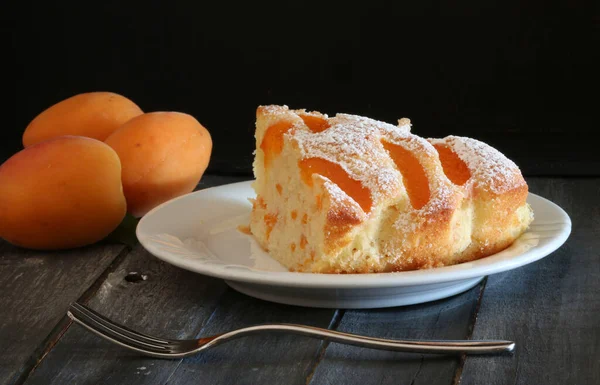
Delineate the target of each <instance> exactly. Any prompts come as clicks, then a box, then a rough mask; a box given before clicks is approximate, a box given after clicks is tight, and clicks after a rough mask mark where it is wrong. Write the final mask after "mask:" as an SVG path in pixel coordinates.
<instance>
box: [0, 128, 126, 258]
mask: <svg viewBox="0 0 600 385" xmlns="http://www.w3.org/2000/svg"><path fill="white" fill-rule="evenodd" d="M125 213H126V203H125V197H124V195H123V191H122V186H121V163H120V161H119V157H118V156H117V154H116V153H115V152H114V151H113V149H112V148H110V147H109V146H107V145H106V144H104V143H103V142H101V141H99V140H96V139H90V138H85V137H80V136H62V137H58V138H54V139H50V140H47V141H45V142H43V143H39V144H36V145H33V146H30V147H27V148H25V149H24V150H21V151H20V152H18V153H16V154H15V155H13V156H12V157H11V158H10V159H8V160H7V161H6V162H4V164H2V166H0V237H2V238H4V239H6V240H7V241H8V242H10V243H12V244H15V245H18V246H22V247H25V248H31V249H67V248H73V247H78V246H85V245H88V244H92V243H94V242H97V241H99V240H101V239H103V238H104V237H106V236H107V235H108V234H109V233H110V232H111V231H113V230H114V229H115V228H116V227H117V226H118V225H119V223H121V221H122V220H123V217H124V216H125Z"/></svg>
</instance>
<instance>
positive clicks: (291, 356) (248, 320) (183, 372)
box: [169, 290, 335, 385]
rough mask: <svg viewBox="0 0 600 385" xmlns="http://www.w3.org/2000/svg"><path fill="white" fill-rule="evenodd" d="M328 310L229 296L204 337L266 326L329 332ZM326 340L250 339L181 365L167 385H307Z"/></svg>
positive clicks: (216, 349) (228, 345) (267, 337)
mask: <svg viewBox="0 0 600 385" xmlns="http://www.w3.org/2000/svg"><path fill="white" fill-rule="evenodd" d="M334 315H335V311H334V310H330V309H311V308H302V307H295V306H285V305H279V304H275V303H270V302H265V301H261V300H257V299H254V298H250V297H247V296H245V295H243V294H239V293H237V292H235V291H233V290H230V291H229V292H228V293H227V296H226V297H225V298H224V301H223V303H222V304H221V305H220V306H219V308H218V309H217V311H216V313H215V315H214V316H213V318H212V319H211V322H210V324H209V325H208V327H207V328H206V329H205V330H204V331H203V333H202V334H203V335H212V334H217V333H223V332H226V331H228V330H232V329H235V328H240V327H244V326H250V325H256V324H263V323H273V322H275V323H280V322H284V323H297V324H303V325H312V326H319V327H325V328H327V327H329V326H330V325H331V322H332V320H333V319H334V318H335V317H334ZM322 345H323V341H319V340H315V339H311V338H306V337H301V336H291V335H261V336H258V335H257V336H250V337H246V338H242V339H239V340H236V341H232V342H229V343H227V344H226V345H222V346H219V347H216V348H214V349H211V350H209V351H206V352H205V353H203V354H200V355H198V356H196V357H190V358H189V359H185V360H183V362H182V363H181V365H180V366H179V368H178V369H177V371H176V372H175V373H174V374H173V376H172V377H171V378H170V379H169V384H173V385H176V384H190V383H193V382H195V381H197V380H198V379H199V378H201V379H202V382H203V383H206V384H290V385H292V384H305V382H306V377H307V376H308V375H309V373H310V372H311V370H312V368H313V366H314V365H315V361H316V360H317V358H318V354H319V352H320V349H321V346H322Z"/></svg>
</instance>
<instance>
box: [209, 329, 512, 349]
mask: <svg viewBox="0 0 600 385" xmlns="http://www.w3.org/2000/svg"><path fill="white" fill-rule="evenodd" d="M273 332H280V333H289V334H299V335H303V336H306V337H313V338H318V339H327V340H329V341H334V342H339V343H342V344H346V345H354V346H361V347H365V348H371V349H380V350H393V351H399V352H410V353H433V354H493V353H504V352H512V351H513V350H514V348H515V343H514V342H512V341H501V340H500V341H499V340H462V341H460V340H446V341H438V340H429V341H428V340H425V341H423V340H389V339H384V338H374V337H367V336H361V335H357V334H351V333H343V332H339V331H335V330H329V329H322V328H318V327H313V326H305V325H294V324H268V325H257V326H250V327H247V328H242V329H238V330H234V331H231V332H228V333H224V334H221V335H220V336H218V337H216V338H214V339H213V340H212V341H210V342H208V343H207V345H218V344H221V343H223V342H227V341H229V340H232V339H235V338H239V337H244V336H247V335H251V334H261V333H273Z"/></svg>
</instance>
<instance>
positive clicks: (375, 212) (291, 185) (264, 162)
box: [250, 106, 533, 273]
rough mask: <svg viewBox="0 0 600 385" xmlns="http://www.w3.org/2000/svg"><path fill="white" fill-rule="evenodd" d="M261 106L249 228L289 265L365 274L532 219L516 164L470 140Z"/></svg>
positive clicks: (476, 251)
mask: <svg viewBox="0 0 600 385" xmlns="http://www.w3.org/2000/svg"><path fill="white" fill-rule="evenodd" d="M410 129H411V124H410V121H409V120H408V119H400V120H399V121H398V126H394V125H391V124H387V123H383V122H379V121H376V120H373V119H369V118H365V117H361V116H355V115H348V114H337V115H336V116H335V117H332V118H330V117H328V116H327V115H324V114H320V113H318V112H306V111H305V110H290V109H289V108H288V107H287V106H261V107H259V108H258V110H257V117H256V152H255V158H254V175H255V181H254V183H253V188H254V190H255V192H256V199H253V200H252V203H253V206H252V214H251V222H250V231H251V232H252V234H253V236H254V237H255V238H256V239H257V240H258V242H259V243H260V245H261V246H262V247H263V248H264V249H265V250H267V251H268V252H269V254H270V255H271V256H272V257H273V258H274V259H276V260H277V261H279V262H280V263H281V264H283V265H284V266H285V267H287V268H288V269H290V270H291V271H299V272H313V273H373V272H390V271H402V270H414V269H423V268H432V267H439V266H447V265H453V264H456V263H460V262H465V261H471V260H474V259H478V258H482V257H485V256H488V255H490V254H493V253H496V252H498V251H501V250H502V249H504V248H506V247H508V246H509V245H510V244H511V243H512V242H514V241H515V239H516V238H518V237H519V236H520V235H521V234H522V233H523V232H524V231H525V230H526V229H527V227H528V225H529V224H530V223H531V221H532V219H533V213H532V211H531V208H530V207H529V205H528V204H527V203H526V198H527V193H528V187H527V184H526V183H525V180H524V179H523V176H522V175H521V172H520V170H519V168H518V167H517V166H516V165H515V164H514V163H513V162H512V161H510V160H509V159H507V158H506V157H505V156H504V155H503V154H501V153H500V152H499V151H497V150H495V149H494V148H492V147H490V146H488V145H486V144H485V143H482V142H480V141H477V140H475V139H470V138H464V137H457V136H449V137H446V138H444V139H423V138H421V137H419V136H416V135H414V134H412V133H411V132H410Z"/></svg>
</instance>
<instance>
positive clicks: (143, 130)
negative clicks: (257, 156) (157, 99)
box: [105, 112, 212, 217]
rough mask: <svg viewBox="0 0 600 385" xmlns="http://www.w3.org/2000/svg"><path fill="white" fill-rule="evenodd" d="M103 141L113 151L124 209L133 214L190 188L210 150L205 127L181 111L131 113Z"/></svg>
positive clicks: (206, 164) (139, 212)
mask: <svg viewBox="0 0 600 385" xmlns="http://www.w3.org/2000/svg"><path fill="white" fill-rule="evenodd" d="M105 143H106V144H108V145H109V146H111V147H112V148H113V149H114V150H115V151H116V152H117V154H119V158H120V159H121V165H122V167H123V172H122V181H123V191H124V192H125V198H126V199H127V208H128V211H129V213H131V214H132V215H133V216H135V217H141V216H143V215H145V214H146V213H147V212H148V211H150V210H151V209H153V208H154V207H156V206H158V205H159V204H161V203H163V202H166V201H168V200H170V199H173V198H176V197H178V196H181V195H183V194H187V193H190V192H192V191H193V190H194V188H195V187H196V185H197V184H198V182H199V181H200V178H202V175H203V174H204V171H206V168H207V167H208V163H209V161H210V155H211V152H212V139H211V136H210V133H209V132H208V130H207V129H206V128H204V126H202V125H201V124H200V123H199V122H198V121H197V120H196V119H195V118H194V117H193V116H191V115H188V114H185V113H181V112H150V113H146V114H143V115H140V116H137V117H135V118H133V119H131V120H130V121H129V122H127V123H125V124H124V125H123V126H122V127H121V128H119V129H118V130H117V131H115V132H114V133H113V134H112V135H111V136H109V137H108V138H107V139H106V141H105Z"/></svg>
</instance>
